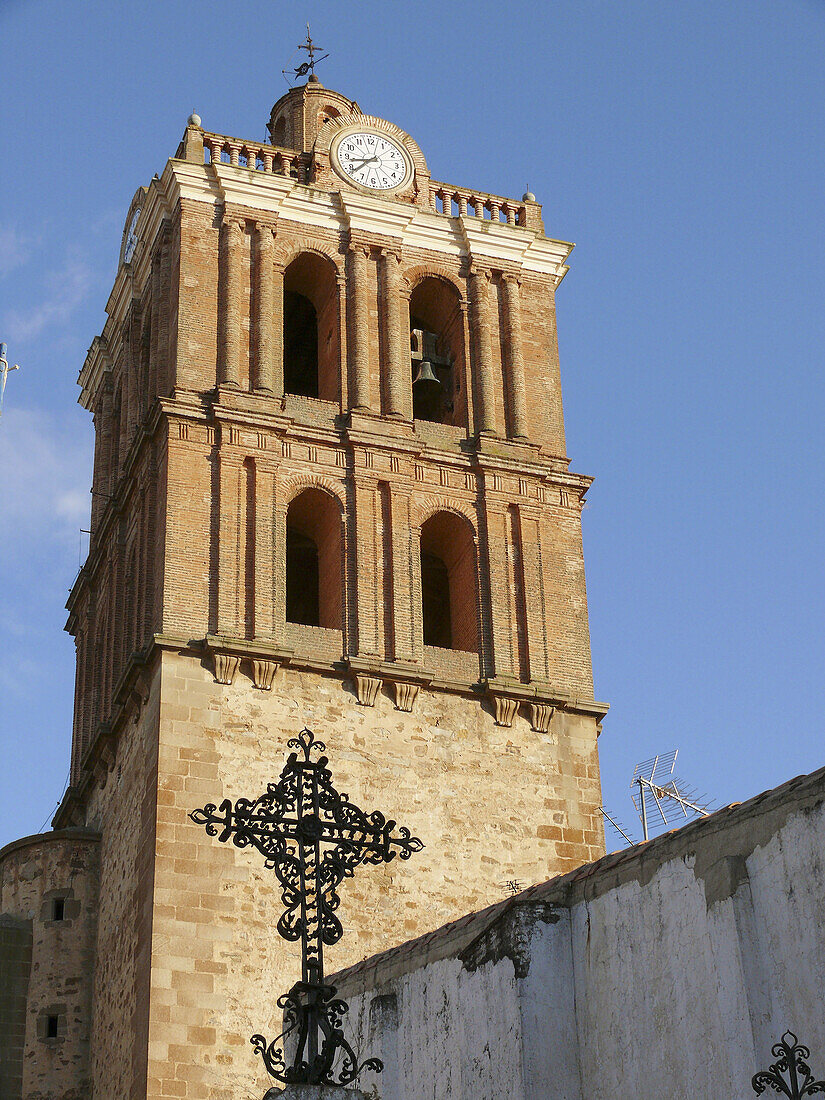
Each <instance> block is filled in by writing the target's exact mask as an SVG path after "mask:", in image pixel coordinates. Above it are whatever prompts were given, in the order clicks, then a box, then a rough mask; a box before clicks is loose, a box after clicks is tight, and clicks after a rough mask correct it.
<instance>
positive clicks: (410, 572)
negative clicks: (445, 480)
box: [390, 487, 421, 661]
mask: <svg viewBox="0 0 825 1100" xmlns="http://www.w3.org/2000/svg"><path fill="white" fill-rule="evenodd" d="M390 523H391V532H390V537H391V539H392V595H393V640H394V653H393V657H394V659H395V660H396V661H414V660H415V659H416V657H419V658H420V656H421V654H417V653H416V649H417V646H416V635H415V622H416V618H415V614H414V607H413V577H414V576H415V574H416V573H417V571H418V563H417V562H414V561H413V557H412V532H411V530H410V494H409V491H408V490H406V489H402V490H398V489H396V488H395V487H393V489H392V491H391V495H390ZM415 549H416V550H417V549H418V543H417V542H416V546H415ZM419 616H420V610H419Z"/></svg>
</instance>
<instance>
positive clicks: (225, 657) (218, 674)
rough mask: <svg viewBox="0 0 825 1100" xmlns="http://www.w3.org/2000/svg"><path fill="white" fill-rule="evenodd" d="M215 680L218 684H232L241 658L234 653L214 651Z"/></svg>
mask: <svg viewBox="0 0 825 1100" xmlns="http://www.w3.org/2000/svg"><path fill="white" fill-rule="evenodd" d="M213 656H214V661H215V682H216V683H218V684H232V683H234V682H235V676H236V674H237V672H238V667H239V666H240V663H241V659H240V657H237V656H236V655H235V654H234V653H215V654H213Z"/></svg>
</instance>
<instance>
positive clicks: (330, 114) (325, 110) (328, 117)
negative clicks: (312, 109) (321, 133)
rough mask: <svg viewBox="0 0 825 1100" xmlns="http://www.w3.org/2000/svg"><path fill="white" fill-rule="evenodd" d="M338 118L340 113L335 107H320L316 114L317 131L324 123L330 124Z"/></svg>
mask: <svg viewBox="0 0 825 1100" xmlns="http://www.w3.org/2000/svg"><path fill="white" fill-rule="evenodd" d="M340 117H341V112H340V111H339V110H338V108H337V107H331V106H326V107H322V108H321V110H320V111H319V112H318V129H319V130H320V128H321V127H322V126H323V125H324V123H326V122H331V121H332V120H333V119H334V118H340Z"/></svg>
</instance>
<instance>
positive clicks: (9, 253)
mask: <svg viewBox="0 0 825 1100" xmlns="http://www.w3.org/2000/svg"><path fill="white" fill-rule="evenodd" d="M32 247H33V242H32V241H31V240H30V239H29V238H28V237H24V236H23V234H22V233H21V232H20V230H19V229H18V228H17V226H16V225H0V261H1V262H0V279H4V278H6V277H7V276H9V275H10V274H11V273H12V272H13V271H16V270H17V269H18V268H20V267H23V265H24V264H26V263H28V261H29V259H30V257H31V254H32Z"/></svg>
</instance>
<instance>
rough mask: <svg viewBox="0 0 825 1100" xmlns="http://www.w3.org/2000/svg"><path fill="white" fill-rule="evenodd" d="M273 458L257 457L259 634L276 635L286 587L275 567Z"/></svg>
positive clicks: (256, 633)
mask: <svg viewBox="0 0 825 1100" xmlns="http://www.w3.org/2000/svg"><path fill="white" fill-rule="evenodd" d="M276 468H277V467H276V466H275V464H274V463H272V462H271V461H270V462H268V461H265V460H264V459H260V458H259V459H256V460H255V637H256V638H266V639H271V638H272V637H273V636H274V620H275V599H276V594H275V589H276V586H277V584H278V583H280V585H281V587H282V588H283V585H284V581H285V577H283V576H282V577H281V578H280V581H278V579H277V578H278V574H277V573H276V571H275V470H276Z"/></svg>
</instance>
